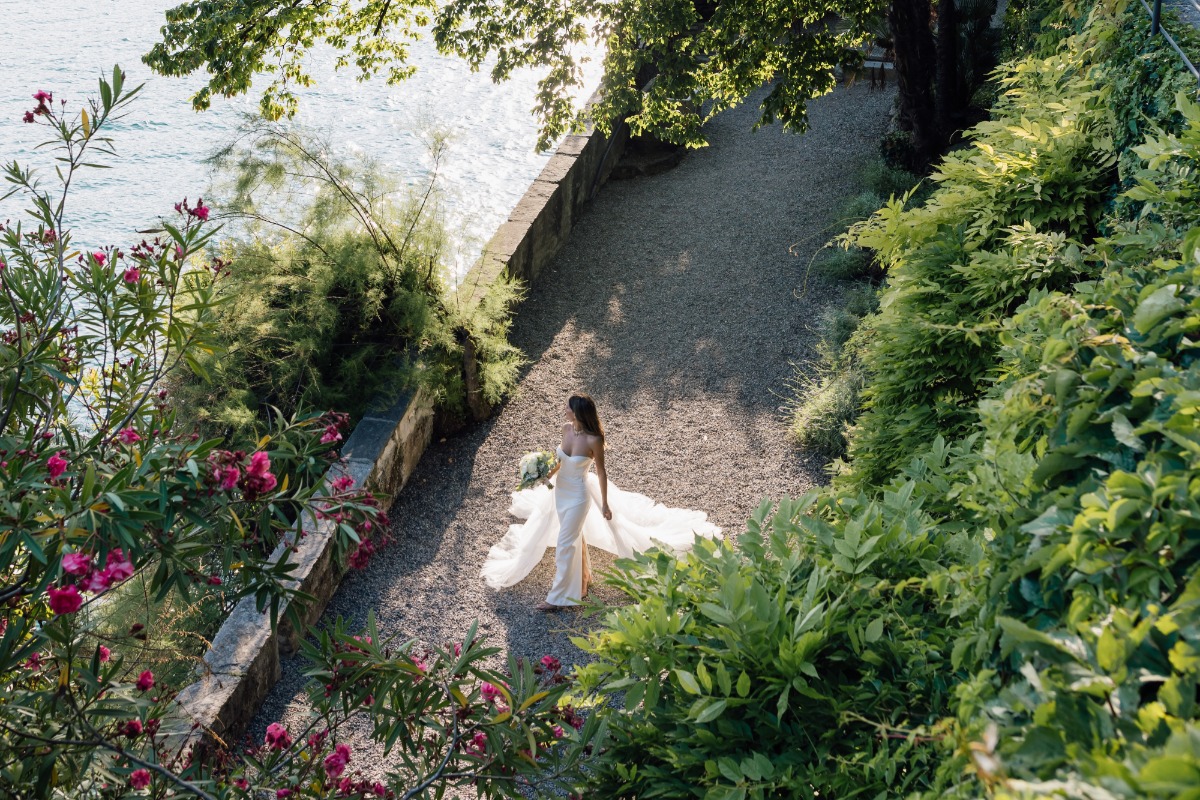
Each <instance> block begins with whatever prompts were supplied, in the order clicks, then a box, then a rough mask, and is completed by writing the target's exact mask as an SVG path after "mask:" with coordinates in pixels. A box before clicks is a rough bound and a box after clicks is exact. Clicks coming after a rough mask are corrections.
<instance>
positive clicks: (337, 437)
mask: <svg viewBox="0 0 1200 800" xmlns="http://www.w3.org/2000/svg"><path fill="white" fill-rule="evenodd" d="M341 440H342V434H341V431H339V430H338V428H337V425H326V426H325V433H324V434H322V435H321V444H332V443H333V442H340V441H341Z"/></svg>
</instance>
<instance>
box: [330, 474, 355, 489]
mask: <svg viewBox="0 0 1200 800" xmlns="http://www.w3.org/2000/svg"><path fill="white" fill-rule="evenodd" d="M330 485H331V486H333V490H334V491H335V492H344V491H346V490H347V489H349V488H350V487H351V486H353V485H354V478H351V477H350V476H349V475H342V476H341V477H339V478H334V479H333V483H332V484H330Z"/></svg>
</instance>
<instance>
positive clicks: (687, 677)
mask: <svg viewBox="0 0 1200 800" xmlns="http://www.w3.org/2000/svg"><path fill="white" fill-rule="evenodd" d="M675 677H676V678H678V679H679V685H680V686H682V687H683V690H684V691H685V692H687V693H688V694H700V684H699V683H697V682H696V676H694V675H692V673H690V672H688V671H687V670H685V669H677V670H675Z"/></svg>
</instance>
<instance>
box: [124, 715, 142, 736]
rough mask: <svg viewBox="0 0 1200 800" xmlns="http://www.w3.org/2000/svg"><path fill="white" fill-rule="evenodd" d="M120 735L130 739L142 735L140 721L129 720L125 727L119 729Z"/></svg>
mask: <svg viewBox="0 0 1200 800" xmlns="http://www.w3.org/2000/svg"><path fill="white" fill-rule="evenodd" d="M121 733H123V734H125V735H126V736H128V737H129V738H130V739H133V738H135V737H138V736H141V735H142V721H141V720H140V719H131V720H129V722H126V723H125V727H124V728H122V729H121Z"/></svg>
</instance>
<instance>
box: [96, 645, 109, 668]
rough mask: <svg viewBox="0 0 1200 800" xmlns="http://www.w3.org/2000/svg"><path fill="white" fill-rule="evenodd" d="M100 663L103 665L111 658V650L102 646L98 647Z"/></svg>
mask: <svg viewBox="0 0 1200 800" xmlns="http://www.w3.org/2000/svg"><path fill="white" fill-rule="evenodd" d="M99 649H100V663H101V664H103V663H105V662H106V661H108V660H109V659H110V658H112V650H109V649H108V648H107V647H105V646H104V645H100V648H99Z"/></svg>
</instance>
